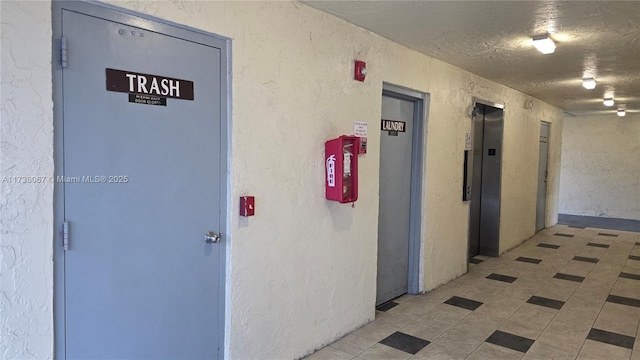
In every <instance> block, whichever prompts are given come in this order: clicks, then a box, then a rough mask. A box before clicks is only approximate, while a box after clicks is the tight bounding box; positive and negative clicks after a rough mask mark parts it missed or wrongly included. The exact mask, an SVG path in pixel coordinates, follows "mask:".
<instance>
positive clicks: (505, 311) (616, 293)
mask: <svg viewBox="0 0 640 360" xmlns="http://www.w3.org/2000/svg"><path fill="white" fill-rule="evenodd" d="M639 323H640V233H636V232H625V231H615V230H603V229H595V228H579V227H571V226H566V225H556V226H553V227H551V228H549V229H545V230H542V231H541V232H539V233H538V234H536V236H534V237H533V238H531V239H529V240H527V241H526V242H524V243H523V244H522V245H520V246H518V247H517V248H515V249H513V250H511V251H509V252H507V253H505V254H503V255H502V256H500V257H499V258H487V257H483V256H478V257H476V258H475V259H474V260H473V261H472V262H471V264H470V268H469V273H467V274H465V275H463V276H461V277H459V278H458V279H456V280H454V281H452V282H450V283H448V284H446V285H444V286H442V287H440V288H438V289H435V290H433V291H431V292H429V293H428V294H424V295H404V296H402V297H400V298H398V299H395V300H393V301H391V302H389V303H386V304H383V305H382V306H379V307H378V309H377V311H376V319H375V321H373V322H371V323H370V324H368V325H366V326H364V327H362V328H360V329H358V330H356V331H355V332H353V333H351V334H349V335H347V336H345V337H343V338H342V339H340V340H338V341H336V342H334V343H333V344H331V345H329V346H327V347H324V348H322V349H320V350H319V351H317V352H315V353H314V354H312V355H310V356H309V357H307V359H308V360H326V359H356V360H357V359H362V360H374V359H384V360H395V359H397V360H407V359H412V360H420V359H470V360H471V359H527V360H529V359H597V360H603V359H607V360H614V359H627V360H640V341H639V336H640V333H639V329H638V324H639Z"/></svg>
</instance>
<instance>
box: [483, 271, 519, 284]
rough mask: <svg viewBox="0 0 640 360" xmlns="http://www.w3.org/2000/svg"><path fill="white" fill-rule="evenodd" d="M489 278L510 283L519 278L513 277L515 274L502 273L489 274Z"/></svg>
mask: <svg viewBox="0 0 640 360" xmlns="http://www.w3.org/2000/svg"><path fill="white" fill-rule="evenodd" d="M487 279H491V280H498V281H504V282H508V283H512V282H514V281H516V280H518V278H516V277H513V276H507V275H500V274H496V273H493V274H491V275H489V276H487Z"/></svg>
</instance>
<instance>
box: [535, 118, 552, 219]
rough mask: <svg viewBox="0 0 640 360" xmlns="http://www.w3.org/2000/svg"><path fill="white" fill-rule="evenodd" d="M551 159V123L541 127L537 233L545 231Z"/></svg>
mask: <svg viewBox="0 0 640 360" xmlns="http://www.w3.org/2000/svg"><path fill="white" fill-rule="evenodd" d="M548 158H549V123H547V122H542V125H541V126H540V151H539V159H540V160H539V162H538V199H537V202H536V231H540V230H542V229H544V225H545V224H544V223H545V216H546V213H547V176H548V174H549V172H548V170H547V162H548Z"/></svg>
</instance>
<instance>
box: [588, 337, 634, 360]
mask: <svg viewBox="0 0 640 360" xmlns="http://www.w3.org/2000/svg"><path fill="white" fill-rule="evenodd" d="M630 358H631V350H629V349H625V348H623V347H620V346H615V345H610V344H605V343H601V342H598V341H593V340H587V341H585V342H584V346H583V347H582V350H581V351H580V354H579V355H578V359H580V360H603V359H606V360H629V359H630Z"/></svg>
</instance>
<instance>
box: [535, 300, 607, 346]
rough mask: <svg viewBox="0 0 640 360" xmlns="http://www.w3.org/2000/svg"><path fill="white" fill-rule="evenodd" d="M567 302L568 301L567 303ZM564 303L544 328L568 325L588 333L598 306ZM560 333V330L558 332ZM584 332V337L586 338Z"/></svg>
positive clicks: (551, 328) (549, 328)
mask: <svg viewBox="0 0 640 360" xmlns="http://www.w3.org/2000/svg"><path fill="white" fill-rule="evenodd" d="M567 304H568V303H567ZM567 304H565V305H564V306H563V307H562V309H560V311H559V312H558V314H557V315H556V316H555V317H554V318H553V320H551V323H550V324H549V325H548V326H547V329H545V331H546V330H554V331H555V330H556V329H558V328H562V327H568V328H571V329H574V330H576V331H579V332H585V333H588V332H589V329H590V328H591V327H592V326H593V323H594V322H595V321H596V317H597V316H598V310H599V307H588V308H587V307H581V306H569V305H567ZM559 334H561V332H559ZM586 336H587V335H586V334H585V335H584V338H586Z"/></svg>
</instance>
